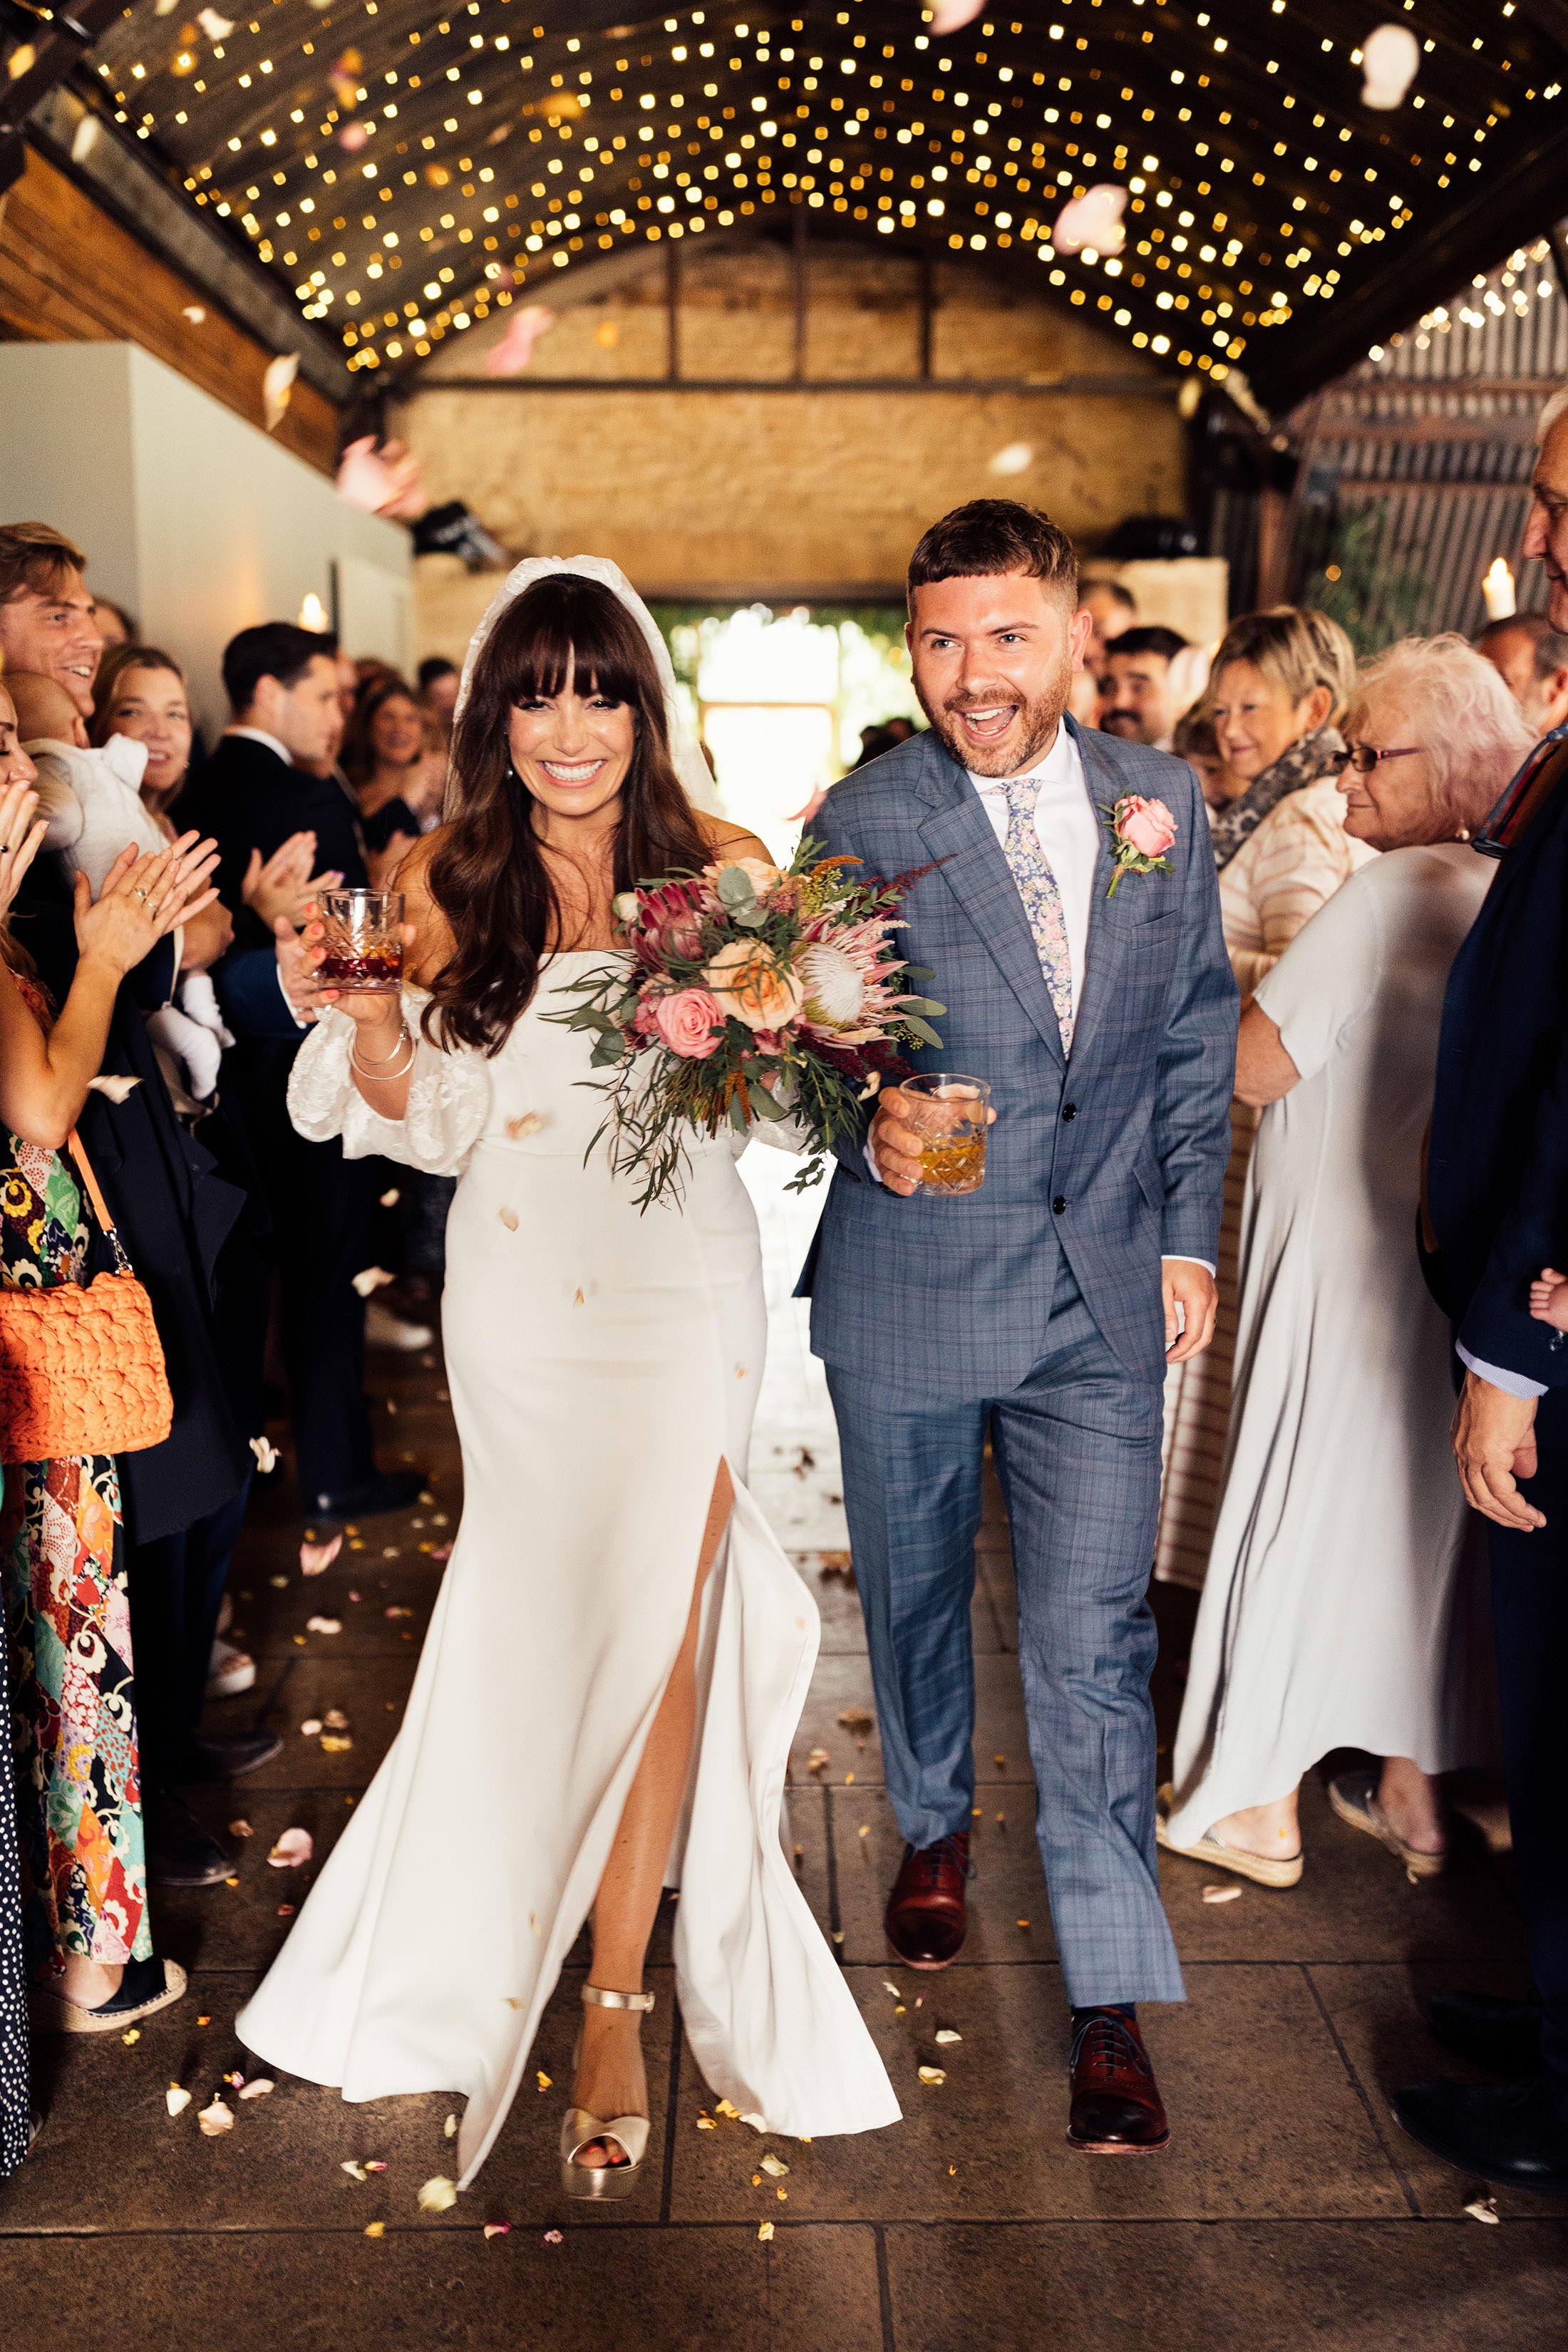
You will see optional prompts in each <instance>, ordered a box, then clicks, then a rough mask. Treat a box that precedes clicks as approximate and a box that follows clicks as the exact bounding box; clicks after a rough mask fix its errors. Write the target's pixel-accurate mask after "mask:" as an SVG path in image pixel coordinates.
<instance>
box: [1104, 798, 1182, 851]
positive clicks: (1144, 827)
mask: <svg viewBox="0 0 1568 2352" xmlns="http://www.w3.org/2000/svg"><path fill="white" fill-rule="evenodd" d="M1116 837H1117V839H1118V841H1124V842H1125V843H1126V844H1127V846H1128V848H1129V849H1135V850H1136V851H1137V852H1138V854H1139V856H1141V857H1163V856H1164V855H1165V852H1166V850H1167V849H1169V847H1170V846H1171V844H1172V843H1173V841H1174V839H1175V837H1176V820H1175V818H1174V817H1173V815H1172V814H1171V812H1170V810H1169V809H1168V808H1167V807H1166V806H1165V803H1164V802H1163V801H1146V800H1145V799H1144V798H1143V795H1142V793H1128V794H1127V795H1126V797H1125V798H1124V799H1123V800H1121V801H1119V802H1118V803H1117V804H1116Z"/></svg>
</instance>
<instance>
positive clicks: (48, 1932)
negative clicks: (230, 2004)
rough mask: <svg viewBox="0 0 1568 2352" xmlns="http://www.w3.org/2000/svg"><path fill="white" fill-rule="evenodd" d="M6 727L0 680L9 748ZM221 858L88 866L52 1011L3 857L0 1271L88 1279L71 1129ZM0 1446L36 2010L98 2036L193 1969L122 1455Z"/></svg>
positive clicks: (16, 1282)
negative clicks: (165, 1854) (171, 1931)
mask: <svg viewBox="0 0 1568 2352" xmlns="http://www.w3.org/2000/svg"><path fill="white" fill-rule="evenodd" d="M14 727H15V719H14V714H13V712H12V709H11V706H10V702H9V698H8V697H7V696H5V693H4V691H3V690H0V751H9V750H10V748H11V738H12V735H13V732H14ZM211 865H212V859H211V857H210V856H203V854H202V848H201V845H197V844H195V842H194V841H189V840H188V841H185V842H183V843H176V844H174V845H170V846H168V847H165V848H162V849H159V850H157V851H155V852H152V853H150V854H148V855H145V856H136V855H135V853H134V852H132V851H128V852H127V853H126V855H125V856H123V857H122V858H121V860H120V861H119V862H118V863H117V865H116V866H115V867H114V868H113V869H112V870H111V872H110V875H109V877H107V879H106V881H105V883H104V887H103V888H102V890H101V891H100V893H99V895H98V898H97V899H96V901H92V900H91V899H90V898H89V894H88V889H87V885H86V882H85V880H80V881H79V883H78V886H77V904H76V910H75V927H76V930H77V933H78V937H79V942H80V952H79V961H78V965H77V970H76V973H75V976H74V978H73V980H72V983H71V986H70V988H69V990H68V992H67V993H66V995H65V997H64V999H63V1001H61V1002H59V1003H58V1009H57V1004H56V1003H55V1001H54V1000H52V999H51V998H50V996H49V994H48V992H47V990H46V989H45V988H44V987H43V985H42V984H41V983H40V982H39V981H38V980H37V979H36V978H35V977H34V975H33V973H32V972H31V971H30V970H29V969H28V965H29V963H30V958H29V957H28V956H27V955H26V950H22V949H21V948H20V947H19V946H18V944H17V941H16V937H15V933H14V930H13V928H12V920H11V912H10V903H9V902H10V900H11V898H12V897H13V895H14V892H15V890H16V885H17V884H18V882H19V881H20V880H21V879H22V877H23V874H24V873H25V870H26V869H25V865H24V862H23V858H22V857H21V856H15V857H14V856H5V858H4V859H0V867H3V869H4V872H3V877H0V878H3V882H4V893H3V895H4V897H5V900H6V902H7V903H6V906H5V911H4V919H3V920H0V965H3V970H0V1133H3V1135H4V1143H3V1146H0V1153H3V1157H4V1160H5V1168H4V1171H3V1177H4V1181H3V1182H0V1287H4V1288H6V1289H26V1290H37V1289H39V1288H43V1289H50V1288H53V1287H55V1286H58V1285H60V1284H62V1283H75V1284H80V1283H81V1282H82V1281H83V1280H84V1279H85V1277H86V1261H87V1255H88V1250H89V1240H90V1226H89V1214H88V1207H87V1202H86V1198H85V1194H84V1187H83V1185H82V1182H81V1180H80V1176H79V1161H78V1159H77V1157H76V1156H75V1153H76V1147H75V1146H74V1144H73V1143H72V1141H71V1137H72V1130H73V1129H74V1127H75V1125H76V1122H77V1121H78V1119H79V1118H80V1116H81V1114H82V1110H83V1106H84V1105H85V1103H86V1101H87V1098H88V1090H89V1084H90V1082H91V1080H92V1079H93V1078H94V1077H95V1076H97V1075H98V1072H99V1069H100V1066H101V1063H102V1059H103V1053H104V1048H105V1045H106V1044H107V1041H108V1036H109V1029H110V1021H111V1019H112V1016H113V1013H114V1009H115V1004H116V1001H117V998H118V996H119V993H120V989H121V982H122V981H123V980H124V978H125V976H126V975H127V974H128V973H130V972H131V971H133V970H134V969H135V968H136V967H138V966H139V965H141V964H142V963H143V962H144V961H146V959H147V958H148V956H149V955H150V954H151V953H152V952H153V950H154V948H155V947H156V945H157V943H158V941H159V940H160V939H161V938H162V937H163V936H164V934H166V933H167V932H169V931H170V930H172V929H174V926H175V925H176V923H178V921H179V920H180V919H181V917H182V915H183V913H184V911H185V909H186V908H187V907H189V908H191V909H193V910H194V909H195V908H198V907H200V906H201V905H203V904H204V903H205V896H204V894H205V893H206V886H207V877H208V874H209V872H210V868H211ZM128 1458H129V1457H128ZM0 1459H4V1460H5V1463H6V1468H7V1476H6V1481H5V1488H6V1491H5V1510H4V1517H3V1518H0V1589H3V1594H4V1603H5V1619H6V1632H7V1642H8V1648H9V1654H10V1664H11V1671H12V1676H13V1683H12V1693H11V1722H12V1740H13V1750H14V1760H15V1764H16V1786H17V1790H18V1795H19V1799H20V1812H21V1822H20V1829H21V1843H22V1853H23V1857H24V1862H25V1865H26V1873H27V1880H28V1885H29V1890H30V1891H29V1903H28V1916H27V1920H26V1929H27V1941H28V1947H29V1949H28V1964H29V1974H30V1978H31V1984H30V1989H29V2006H30V2010H31V2015H32V2022H33V2025H34V2028H35V2030H44V2031H52V2032H109V2031H110V2030H111V2029H114V2028H117V2027H121V2026H123V2025H125V2024H126V2023H127V2022H128V2021H131V2020H132V2019H135V2018H138V2017H142V2016H145V2015H147V2014H149V2013H150V2012H151V2011H153V2010H156V2009H162V2008H163V2007H165V2006H166V2005H167V2004H168V2003H169V2002H170V2001H173V2000H178V1999H179V1997H180V1995H181V1994H182V1993H183V1991H184V1985H185V1979H184V1971H183V1970H182V1969H180V1968H178V1967H177V1966H176V1965H175V1963H174V1962H173V1961H169V1960H161V1959H156V1958H153V1946H152V1936H151V1932H150V1929H149V1926H148V1921H147V1892H146V1864H145V1854H144V1845H143V1831H142V1811H141V1798H140V1769H139V1762H138V1738H137V1726H136V1703H135V1686H134V1682H133V1677H132V1643H131V1629H130V1614H129V1608H128V1594H127V1569H126V1556H125V1545H124V1537H123V1532H122V1514H121V1483H120V1473H119V1467H118V1465H117V1464H116V1462H115V1461H114V1459H113V1457H112V1456H110V1455H108V1454H97V1455H86V1456H73V1457H69V1458H64V1459H58V1460H51V1461H32V1462H27V1461H18V1460H17V1459H16V1450H15V1447H14V1445H13V1444H12V1443H11V1441H10V1438H9V1436H8V1433H7V1432H6V1431H5V1428H4V1426H3V1425H0Z"/></svg>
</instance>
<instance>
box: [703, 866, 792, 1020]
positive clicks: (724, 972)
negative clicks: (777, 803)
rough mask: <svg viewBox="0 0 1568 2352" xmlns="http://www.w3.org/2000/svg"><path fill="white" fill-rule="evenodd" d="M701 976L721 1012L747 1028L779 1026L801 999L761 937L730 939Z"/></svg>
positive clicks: (789, 1017)
mask: <svg viewBox="0 0 1568 2352" xmlns="http://www.w3.org/2000/svg"><path fill="white" fill-rule="evenodd" d="M752 863H753V865H754V864H755V863H756V861H755V859H753V860H752ZM702 977H703V979H704V980H705V981H706V982H707V983H708V985H709V987H710V989H711V990H712V992H713V993H714V995H715V996H716V997H717V998H718V1000H719V1003H720V1004H721V1006H722V1007H723V1009H724V1011H725V1012H726V1013H732V1014H733V1016H734V1018H735V1019H736V1020H737V1021H743V1022H744V1023H745V1024H746V1026H747V1028H748V1029H782V1028H783V1027H784V1024H785V1022H786V1021H793V1020H794V1019H795V1014H796V1013H798V1012H799V1011H800V1008H801V1005H802V1003H804V1002H805V990H804V989H803V988H802V986H801V984H800V982H799V981H798V980H796V979H795V978H794V976H793V975H792V974H791V973H789V972H787V971H780V969H779V963H778V958H777V957H776V956H775V955H774V953H773V950H772V948H770V947H768V946H766V945H764V943H763V941H762V940H731V942H730V944H729V946H728V947H723V948H721V949H720V950H719V952H718V954H717V955H716V956H715V957H714V958H713V960H712V961H711V962H710V964H709V966H708V969H707V970H706V971H705V972H704V973H703V975H702Z"/></svg>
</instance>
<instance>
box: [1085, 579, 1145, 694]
mask: <svg viewBox="0 0 1568 2352" xmlns="http://www.w3.org/2000/svg"><path fill="white" fill-rule="evenodd" d="M1078 609H1079V612H1080V613H1087V614H1089V645H1088V647H1087V649H1086V651H1085V654H1084V667H1085V668H1086V669H1087V670H1088V671H1089V675H1090V676H1091V677H1097V678H1098V677H1103V676H1104V674H1105V656H1106V655H1107V653H1108V652H1109V651H1110V647H1111V646H1113V645H1114V644H1115V642H1116V640H1117V638H1118V637H1120V636H1122V635H1125V633H1126V632H1127V630H1129V629H1131V628H1132V627H1134V626H1135V625H1136V624H1137V620H1138V599H1137V598H1136V596H1134V594H1133V593H1132V591H1131V588H1124V587H1123V586H1122V584H1121V581H1120V580H1089V581H1086V582H1085V583H1084V586H1083V589H1082V592H1081V593H1080V594H1079V600H1078Z"/></svg>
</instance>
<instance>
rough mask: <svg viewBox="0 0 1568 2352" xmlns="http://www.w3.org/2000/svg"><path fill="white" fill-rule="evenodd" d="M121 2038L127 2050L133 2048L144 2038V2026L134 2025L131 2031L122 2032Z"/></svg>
mask: <svg viewBox="0 0 1568 2352" xmlns="http://www.w3.org/2000/svg"><path fill="white" fill-rule="evenodd" d="M120 2039H121V2042H124V2044H125V2047H126V2048H127V2050H131V2049H133V2048H134V2047H135V2045H136V2043H137V2042H140V2041H141V2039H142V2028H141V2027H140V2026H139V2025H133V2026H132V2028H131V2031H130V2032H128V2033H122V2034H121V2037H120Z"/></svg>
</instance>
